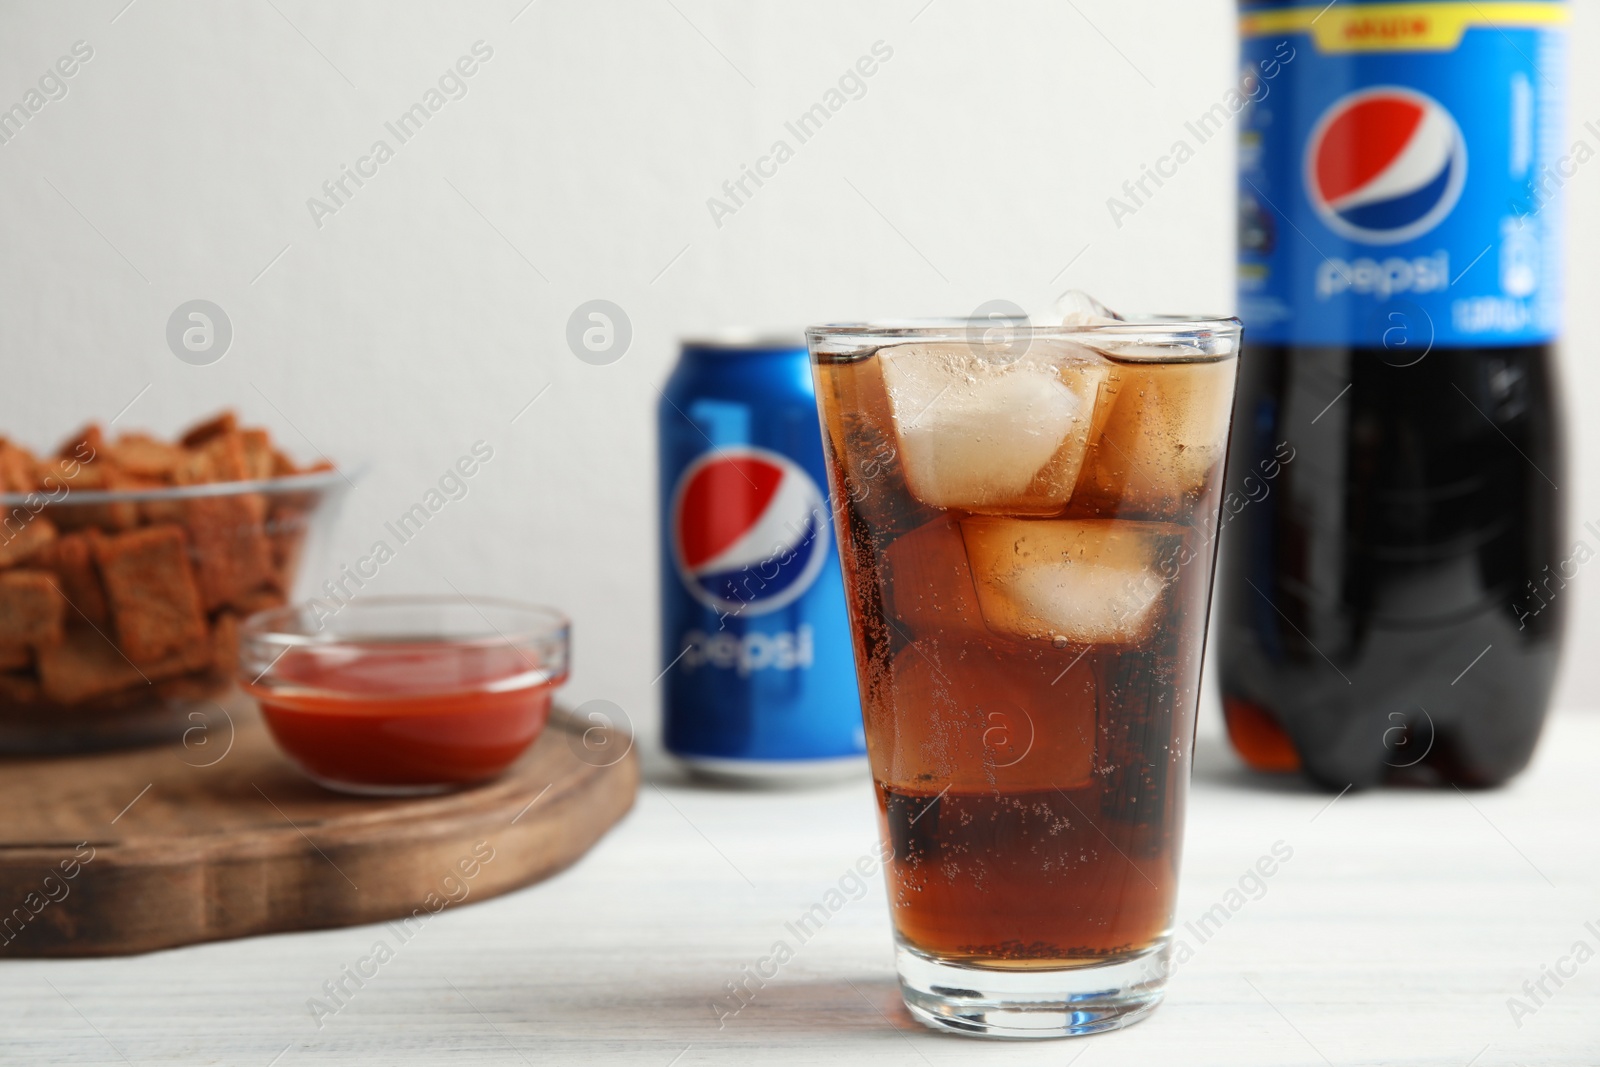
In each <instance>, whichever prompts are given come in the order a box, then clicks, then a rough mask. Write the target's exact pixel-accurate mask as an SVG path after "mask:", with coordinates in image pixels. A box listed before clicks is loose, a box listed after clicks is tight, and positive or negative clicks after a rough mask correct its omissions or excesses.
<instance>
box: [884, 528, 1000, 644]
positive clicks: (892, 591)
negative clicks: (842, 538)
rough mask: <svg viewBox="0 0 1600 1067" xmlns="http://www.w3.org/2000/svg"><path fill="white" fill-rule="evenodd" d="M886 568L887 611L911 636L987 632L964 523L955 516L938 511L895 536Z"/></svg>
mask: <svg viewBox="0 0 1600 1067" xmlns="http://www.w3.org/2000/svg"><path fill="white" fill-rule="evenodd" d="M936 514H937V513H936ZM883 570H884V597H885V599H886V600H887V601H888V605H889V610H890V612H891V613H892V614H893V615H894V617H895V618H896V619H897V620H899V622H900V623H901V625H902V626H903V627H904V628H905V630H906V632H908V633H909V634H911V635H912V636H914V637H919V636H933V635H937V634H940V633H947V632H958V631H967V632H978V633H981V632H982V631H983V615H982V613H981V612H979V610H978V594H977V590H976V589H975V588H974V587H973V584H972V569H971V568H970V567H968V566H967V551H966V548H965V546H964V545H963V543H962V540H961V525H960V523H959V522H958V521H957V520H956V519H955V518H954V517H952V516H950V515H940V516H939V518H937V519H934V520H933V521H932V522H930V523H927V524H926V525H924V526H919V527H918V528H917V529H915V530H912V531H911V532H910V533H907V534H902V535H901V536H900V537H898V538H896V539H895V540H894V542H893V543H892V544H891V545H890V546H889V548H888V550H887V551H886V552H884V557H883Z"/></svg>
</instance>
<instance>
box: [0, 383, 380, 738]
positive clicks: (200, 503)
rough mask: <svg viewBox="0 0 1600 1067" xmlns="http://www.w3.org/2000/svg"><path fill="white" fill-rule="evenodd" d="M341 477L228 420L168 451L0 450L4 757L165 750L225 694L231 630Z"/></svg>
mask: <svg viewBox="0 0 1600 1067" xmlns="http://www.w3.org/2000/svg"><path fill="white" fill-rule="evenodd" d="M347 485H348V483H347V481H346V479H345V477H344V475H342V474H341V473H339V472H338V471H336V470H334V469H333V468H332V466H331V465H330V464H328V463H327V462H326V461H323V462H321V463H318V464H315V465H312V466H308V467H301V466H297V465H296V464H295V463H294V462H293V461H292V460H291V459H289V457H288V456H286V455H285V454H284V453H283V452H282V451H280V450H279V449H278V448H276V447H275V446H274V445H273V443H272V440H271V438H270V437H269V436H268V435H267V433H266V431H264V430H257V429H251V428H246V427H242V426H240V425H239V424H238V422H237V420H236V419H235V417H234V416H233V415H232V413H224V414H222V415H220V416H217V417H216V418H213V419H209V420H207V421H206V422H203V423H200V424H199V425H196V426H194V427H193V428H191V429H190V430H188V431H187V432H186V433H184V434H183V435H182V436H181V437H180V438H179V439H178V440H177V441H174V442H167V441H162V440H159V439H157V438H154V437H151V436H148V435H145V434H137V433H126V434H122V435H120V436H118V437H116V438H114V439H113V438H112V437H110V436H108V435H107V434H106V433H105V432H104V431H102V430H101V429H100V428H99V427H98V426H90V427H88V428H87V429H85V430H84V431H83V432H82V433H79V434H77V435H75V436H74V437H72V438H69V439H68V440H67V442H66V443H65V444H63V445H62V446H61V448H60V449H58V450H57V451H56V452H55V454H53V455H51V456H48V457H40V456H38V455H35V454H34V453H32V452H30V451H28V450H27V449H26V448H23V447H22V446H20V445H17V444H14V443H12V442H9V441H6V440H4V439H3V438H0V752H3V753H51V752H76V751H86V750H91V749H97V748H112V747H119V746H126V745H136V744H147V743H152V742H157V741H163V740H168V739H173V738H177V737H179V736H182V735H183V733H184V731H185V730H187V729H189V728H191V727H193V726H194V725H195V723H196V722H197V721H198V722H204V721H208V720H209V719H210V718H211V716H212V715H214V714H215V712H216V708H217V701H219V700H220V699H221V698H222V697H224V696H226V695H227V694H228V693H229V691H230V689H231V688H232V686H233V676H234V670H235V665H236V662H237V658H238V627H239V621H240V620H242V619H244V618H245V617H247V616H249V615H251V614H253V613H254V612H257V611H261V610H263V609H266V608H271V607H276V606H278V605H281V604H283V603H285V602H286V601H287V600H288V599H289V597H290V596H291V594H292V592H293V585H294V580H295V576H296V574H297V573H298V571H299V568H300V564H301V561H302V560H303V559H305V558H306V557H307V555H308V554H314V553H315V552H316V550H317V549H316V545H317V542H319V541H320V539H321V537H322V535H323V534H324V533H325V531H326V530H327V529H328V527H329V526H330V525H331V522H332V515H333V513H334V511H335V510H336V509H337V505H338V501H339V499H340V497H341V496H342V490H343V489H344V488H346V486H347Z"/></svg>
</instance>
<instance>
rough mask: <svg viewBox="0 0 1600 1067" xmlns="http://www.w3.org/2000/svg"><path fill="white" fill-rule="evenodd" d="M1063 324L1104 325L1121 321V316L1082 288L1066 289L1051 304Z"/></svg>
mask: <svg viewBox="0 0 1600 1067" xmlns="http://www.w3.org/2000/svg"><path fill="white" fill-rule="evenodd" d="M1052 308H1053V310H1054V311H1055V313H1056V317H1057V318H1058V319H1059V320H1060V322H1061V325H1063V326H1104V325H1107V324H1108V323H1113V322H1121V321H1122V316H1121V315H1118V314H1117V313H1116V312H1115V311H1112V310H1111V309H1110V308H1108V307H1106V306H1105V305H1104V304H1102V303H1100V301H1098V300H1096V299H1095V298H1094V297H1092V296H1090V295H1089V294H1088V293H1086V292H1084V291H1083V290H1082V289H1068V290H1067V291H1066V292H1064V293H1062V294H1061V295H1060V296H1058V297H1056V302H1055V303H1054V304H1053V305H1052Z"/></svg>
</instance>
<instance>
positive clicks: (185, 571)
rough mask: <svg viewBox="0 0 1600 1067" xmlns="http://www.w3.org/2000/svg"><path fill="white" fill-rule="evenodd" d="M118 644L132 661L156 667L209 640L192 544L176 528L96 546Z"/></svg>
mask: <svg viewBox="0 0 1600 1067" xmlns="http://www.w3.org/2000/svg"><path fill="white" fill-rule="evenodd" d="M93 549H94V557H95V563H96V564H98V566H99V568H100V577H101V580H102V581H103V582H104V584H105V591H106V600H107V602H108V603H109V605H110V608H111V619H112V623H113V625H114V626H115V627H116V632H117V640H118V642H119V643H120V644H121V646H122V650H123V651H124V652H126V653H127V654H128V658H129V659H131V660H133V661H134V662H135V663H138V664H141V665H142V664H146V663H153V662H155V661H156V660H159V659H161V658H162V657H164V656H168V655H171V654H172V653H174V652H181V651H183V650H184V649H187V648H189V647H190V646H192V645H194V644H196V643H200V642H204V641H205V640H206V637H207V634H206V620H205V614H204V613H203V612H202V611H201V608H200V593H199V590H198V589H197V588H196V587H195V581H194V575H193V574H192V573H191V571H190V570H189V559H188V541H187V539H186V538H185V537H184V534H183V531H182V530H181V529H179V528H178V527H176V526H172V525H162V526H147V527H145V528H144V529H141V530H133V531H130V532H128V533H124V534H117V535H116V536H114V537H105V538H101V539H99V540H98V541H96V542H95V543H94V545H93Z"/></svg>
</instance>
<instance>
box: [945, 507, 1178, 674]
mask: <svg viewBox="0 0 1600 1067" xmlns="http://www.w3.org/2000/svg"><path fill="white" fill-rule="evenodd" d="M1184 533H1185V528H1184V527H1181V526H1176V525H1170V524H1167V523H1155V522H1132V521H1127V520H1111V519H1005V518H989V517H974V518H969V519H963V520H962V522H961V536H962V539H963V541H964V542H965V543H966V548H967V559H968V560H969V561H970V564H971V567H972V573H973V577H974V579H975V585H976V588H977V591H978V607H979V610H981V611H982V612H983V620H984V622H985V623H986V624H987V625H988V627H989V629H991V630H993V631H995V632H996V633H1002V634H1008V635H1011V636H1015V637H1027V638H1034V639H1039V640H1049V641H1052V642H1063V641H1064V642H1069V643H1072V644H1118V645H1125V644H1133V643H1137V642H1138V641H1140V640H1142V639H1143V638H1145V637H1146V636H1148V635H1149V633H1150V631H1151V629H1152V628H1153V626H1154V625H1155V623H1156V621H1157V620H1158V619H1159V618H1160V615H1161V605H1162V602H1163V600H1164V599H1165V596H1166V593H1167V588H1168V586H1169V585H1170V584H1171V583H1172V580H1173V579H1174V578H1175V577H1176V576H1177V570H1178V566H1179V563H1180V555H1179V553H1180V552H1181V549H1182V545H1183V536H1184Z"/></svg>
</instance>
